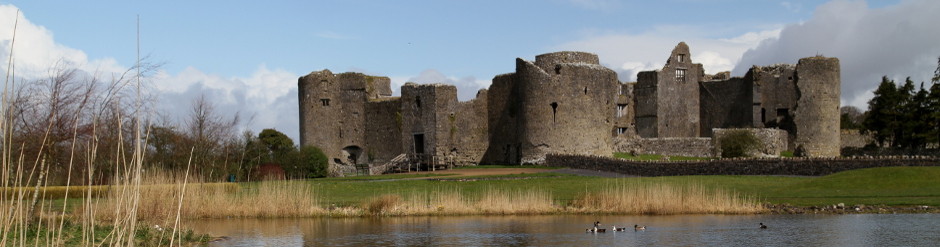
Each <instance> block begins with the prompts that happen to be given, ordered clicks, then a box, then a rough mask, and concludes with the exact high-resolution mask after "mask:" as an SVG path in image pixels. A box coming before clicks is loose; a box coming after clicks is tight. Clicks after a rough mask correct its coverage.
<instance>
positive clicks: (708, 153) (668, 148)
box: [614, 137, 714, 157]
mask: <svg viewBox="0 0 940 247" xmlns="http://www.w3.org/2000/svg"><path fill="white" fill-rule="evenodd" d="M713 149H714V147H713V146H712V138H707V137H689V138H684V137H667V138H617V139H614V151H616V152H621V153H637V154H658V155H665V156H687V157H712V154H713V153H714V151H713Z"/></svg>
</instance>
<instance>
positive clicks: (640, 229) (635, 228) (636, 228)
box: [633, 225, 646, 231]
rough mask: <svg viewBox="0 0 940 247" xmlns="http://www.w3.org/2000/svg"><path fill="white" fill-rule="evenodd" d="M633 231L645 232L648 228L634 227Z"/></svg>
mask: <svg viewBox="0 0 940 247" xmlns="http://www.w3.org/2000/svg"><path fill="white" fill-rule="evenodd" d="M633 230H634V231H643V230H646V226H640V225H633Z"/></svg>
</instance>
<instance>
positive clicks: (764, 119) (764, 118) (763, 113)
mask: <svg viewBox="0 0 940 247" xmlns="http://www.w3.org/2000/svg"><path fill="white" fill-rule="evenodd" d="M760 122H761V123H766V122H767V109H765V108H760Z"/></svg>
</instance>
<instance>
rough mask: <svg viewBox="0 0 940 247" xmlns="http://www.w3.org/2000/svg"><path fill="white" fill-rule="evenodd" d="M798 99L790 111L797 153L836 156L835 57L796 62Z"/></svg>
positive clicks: (812, 58)
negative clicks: (793, 109) (793, 108)
mask: <svg viewBox="0 0 940 247" xmlns="http://www.w3.org/2000/svg"><path fill="white" fill-rule="evenodd" d="M796 71H797V72H796V78H797V79H796V86H797V90H798V95H799V100H798V101H797V106H796V111H795V112H794V114H793V116H794V117H793V122H794V124H795V125H796V131H795V132H796V133H795V134H796V140H795V141H794V145H795V147H794V148H795V150H796V152H797V153H801V154H802V155H805V156H808V157H838V156H839V151H840V148H839V147H840V145H841V141H840V134H839V89H840V74H839V73H840V72H839V59H837V58H826V57H810V58H803V59H800V62H799V63H798V64H797V65H796Z"/></svg>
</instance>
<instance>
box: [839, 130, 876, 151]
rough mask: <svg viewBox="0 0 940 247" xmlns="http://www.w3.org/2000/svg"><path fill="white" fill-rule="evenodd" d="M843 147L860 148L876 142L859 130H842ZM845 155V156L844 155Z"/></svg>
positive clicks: (840, 132)
mask: <svg viewBox="0 0 940 247" xmlns="http://www.w3.org/2000/svg"><path fill="white" fill-rule="evenodd" d="M839 135H840V137H839V138H840V139H841V142H840V143H841V145H842V146H841V147H842V148H843V149H844V148H860V147H864V146H865V145H868V144H870V143H872V142H874V141H875V138H874V137H872V136H871V135H868V134H862V133H861V132H860V131H859V130H845V129H844V130H840V131H839ZM843 155H845V154H843Z"/></svg>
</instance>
